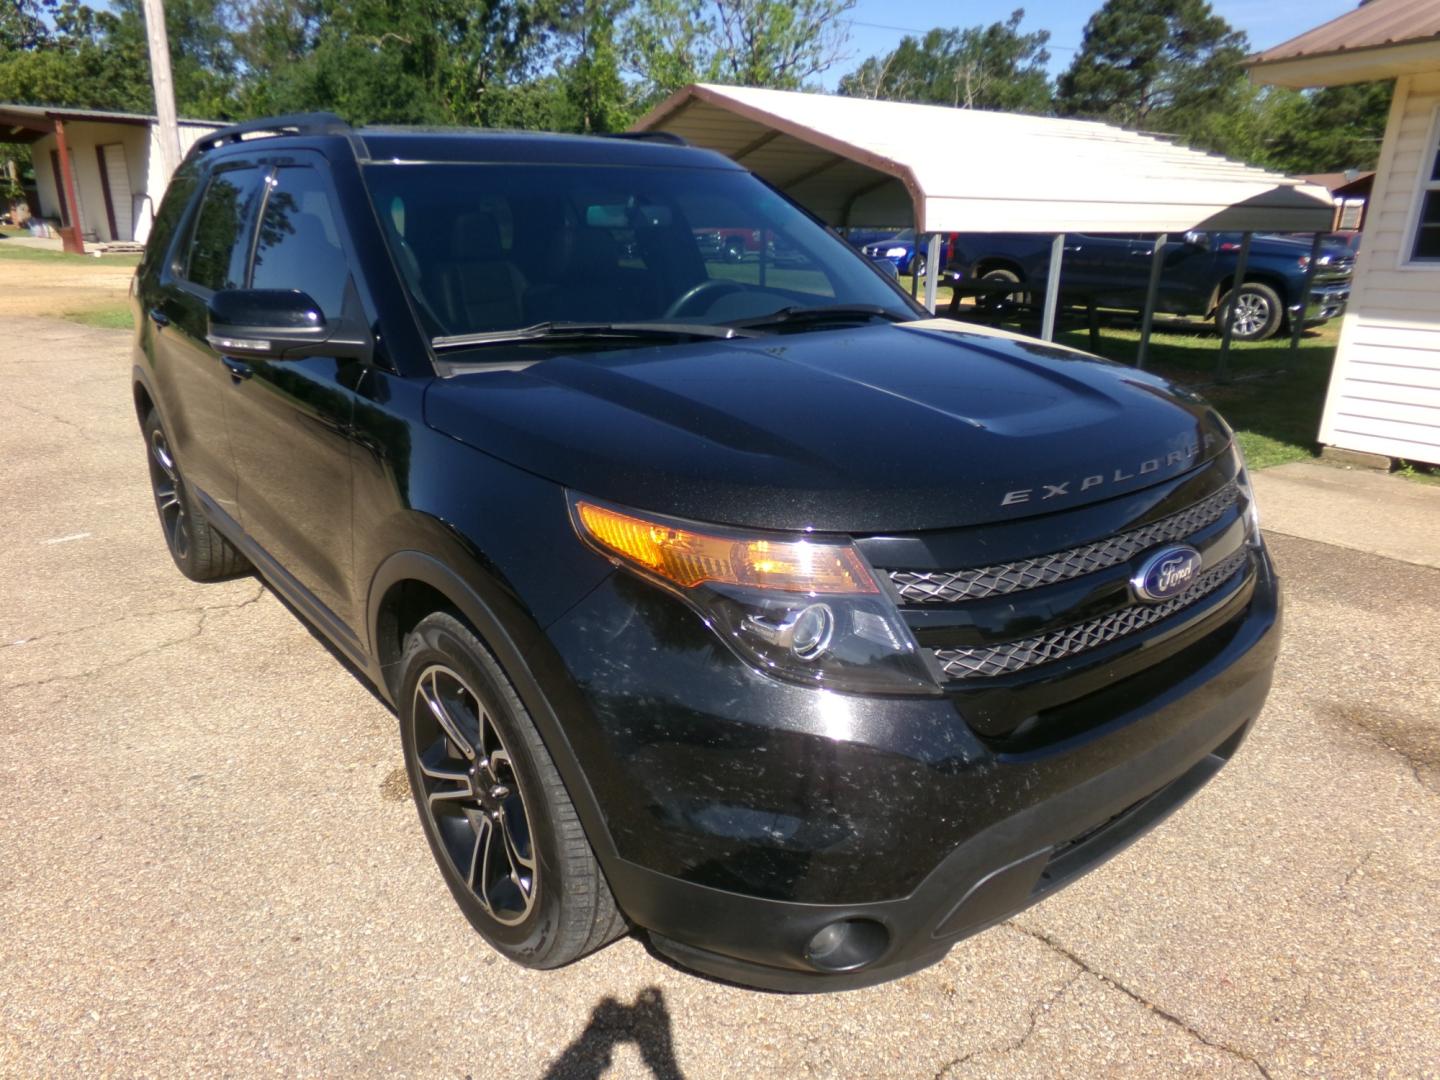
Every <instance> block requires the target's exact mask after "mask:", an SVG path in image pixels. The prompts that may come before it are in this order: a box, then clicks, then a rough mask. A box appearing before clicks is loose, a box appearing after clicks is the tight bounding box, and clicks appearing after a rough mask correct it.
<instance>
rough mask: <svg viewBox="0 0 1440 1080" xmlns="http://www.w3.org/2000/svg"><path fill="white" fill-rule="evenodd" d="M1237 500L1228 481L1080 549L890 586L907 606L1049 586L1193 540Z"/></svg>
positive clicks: (914, 577)
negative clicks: (1167, 544) (1164, 514)
mask: <svg viewBox="0 0 1440 1080" xmlns="http://www.w3.org/2000/svg"><path fill="white" fill-rule="evenodd" d="M1239 497H1240V489H1239V487H1238V486H1237V485H1236V483H1235V482H1234V481H1233V480H1232V481H1230V483H1228V484H1226V485H1225V486H1224V487H1222V488H1221V489H1220V490H1219V491H1217V492H1215V493H1214V494H1212V495H1209V496H1207V497H1206V498H1204V499H1201V500H1200V501H1199V502H1198V503H1195V504H1193V505H1191V506H1188V507H1186V508H1185V509H1184V510H1181V511H1179V512H1178V513H1174V514H1171V515H1170V516H1169V517H1164V518H1161V519H1160V520H1159V521H1152V522H1151V523H1150V524H1149V525H1142V526H1141V527H1140V528H1138V529H1132V530H1131V531H1130V532H1123V533H1116V534H1115V535H1114V536H1111V537H1107V538H1106V539H1104V540H1099V541H1096V542H1095V543H1093V544H1086V545H1084V546H1083V547H1077V548H1071V549H1069V550H1068V551H1057V552H1055V553H1054V554H1052V555H1040V556H1037V557H1035V558H1033V559H1022V560H1020V561H1018V562H1013V563H1000V564H998V565H995V566H982V567H979V568H977V569H974V570H953V571H936V572H922V571H912V570H891V571H889V575H890V580H891V581H892V582H893V583H894V585H895V588H896V590H897V591H898V592H899V593H900V600H901V602H902V603H905V604H954V603H959V602H960V601H963V600H983V599H984V598H985V597H988V596H1003V595H1005V594H1006V593H1012V592H1019V591H1021V590H1022V589H1034V588H1037V587H1039V586H1041V585H1051V584H1053V583H1055V582H1057V581H1066V580H1068V579H1070V578H1074V577H1080V576H1081V575H1082V574H1091V573H1094V572H1095V571H1096V570H1104V569H1105V568H1106V567H1109V566H1115V565H1117V564H1119V563H1122V562H1125V561H1126V560H1128V559H1130V558H1131V557H1132V556H1134V555H1136V554H1138V553H1139V552H1141V551H1144V550H1145V549H1146V548H1148V547H1152V546H1153V545H1155V544H1161V543H1165V542H1166V541H1170V540H1182V539H1184V538H1186V537H1188V536H1191V535H1192V534H1194V533H1196V532H1198V531H1199V530H1201V529H1203V528H1205V526H1207V525H1209V524H1211V523H1213V522H1215V521H1218V520H1220V517H1221V516H1222V515H1223V514H1224V513H1225V511H1227V510H1228V509H1230V507H1231V506H1233V505H1234V504H1235V502H1236V501H1237V500H1238V499H1239Z"/></svg>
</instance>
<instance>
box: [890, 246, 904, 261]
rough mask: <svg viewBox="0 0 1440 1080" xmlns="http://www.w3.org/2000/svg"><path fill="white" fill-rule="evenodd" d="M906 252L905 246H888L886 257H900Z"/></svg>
mask: <svg viewBox="0 0 1440 1080" xmlns="http://www.w3.org/2000/svg"><path fill="white" fill-rule="evenodd" d="M904 254H905V249H904V248H886V249H885V257H886V258H887V259H898V258H900V257H901V256H903V255H904Z"/></svg>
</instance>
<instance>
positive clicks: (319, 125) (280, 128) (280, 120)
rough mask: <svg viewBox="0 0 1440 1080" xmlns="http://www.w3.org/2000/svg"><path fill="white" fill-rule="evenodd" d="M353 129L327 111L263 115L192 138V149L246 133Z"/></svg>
mask: <svg viewBox="0 0 1440 1080" xmlns="http://www.w3.org/2000/svg"><path fill="white" fill-rule="evenodd" d="M352 130H353V129H352V128H351V127H350V125H349V124H347V123H346V122H345V121H344V120H342V119H340V117H338V116H336V115H335V114H334V113H329V112H310V113H290V114H289V115H286V116H265V117H262V118H260V119H259V120H246V121H245V122H244V123H241V124H232V125H231V126H230V127H226V128H221V129H220V130H219V131H214V132H211V133H210V134H209V135H206V136H205V137H204V138H201V139H197V140H196V141H195V149H196V150H197V151H203V150H214V149H215V148H216V147H219V146H224V145H226V144H227V143H237V142H240V141H242V140H243V139H244V138H245V136H247V135H348V134H350V132H351V131H352Z"/></svg>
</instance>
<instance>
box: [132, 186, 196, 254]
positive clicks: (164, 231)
mask: <svg viewBox="0 0 1440 1080" xmlns="http://www.w3.org/2000/svg"><path fill="white" fill-rule="evenodd" d="M198 182H199V175H198V170H197V169H196V167H195V166H194V164H193V163H191V162H185V163H184V164H182V165H181V166H180V168H178V169H177V170H175V176H174V177H173V178H172V179H171V181H170V186H169V187H167V188H166V189H165V196H164V198H162V199H161V200H160V209H159V210H157V211H156V212H155V221H154V223H153V224H152V225H151V226H150V241H149V243H148V244H146V246H145V267H144V270H143V271H142V273H146V274H148V273H149V272H150V268H151V267H152V265H154V263H155V260H156V259H158V258H160V254H161V252H163V251H166V250H167V249H168V248H169V247H170V241H171V240H172V239H173V238H174V234H175V227H176V226H177V225H179V224H180V218H181V217H182V216H183V215H184V213H185V207H186V206H188V205H189V204H190V196H192V195H194V194H195V185H196V184H197V183H198Z"/></svg>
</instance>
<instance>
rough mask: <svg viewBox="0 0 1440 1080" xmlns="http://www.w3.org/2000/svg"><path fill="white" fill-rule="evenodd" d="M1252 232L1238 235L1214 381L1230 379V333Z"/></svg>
mask: <svg viewBox="0 0 1440 1080" xmlns="http://www.w3.org/2000/svg"><path fill="white" fill-rule="evenodd" d="M1254 235H1255V234H1254V233H1251V232H1246V233H1244V234H1242V235H1241V237H1240V255H1239V257H1238V258H1237V259H1236V260H1235V277H1234V278H1232V279H1231V281H1230V295H1229V296H1227V297H1226V298H1225V311H1224V314H1223V315H1222V316H1221V320H1220V321H1221V324H1222V325H1223V326H1224V327H1225V329H1224V330H1222V331H1221V332H1220V355H1219V356H1218V357H1217V358H1216V360H1215V381H1216V382H1222V383H1223V382H1229V381H1230V364H1229V360H1230V335H1231V333H1233V332H1234V330H1235V305H1236V304H1237V303H1238V302H1239V300H1240V286H1242V285H1244V284H1245V268H1246V265H1247V264H1248V263H1249V262H1250V238H1251V237H1252V236H1254Z"/></svg>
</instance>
